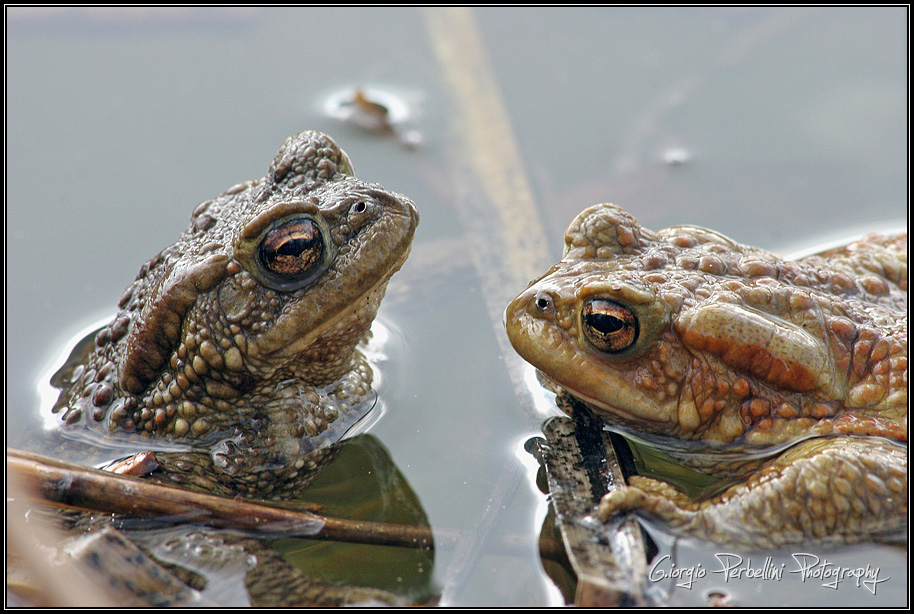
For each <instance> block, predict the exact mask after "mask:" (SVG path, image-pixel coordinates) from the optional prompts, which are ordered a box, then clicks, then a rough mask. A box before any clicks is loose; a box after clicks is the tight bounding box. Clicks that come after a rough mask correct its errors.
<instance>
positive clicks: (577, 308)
mask: <svg viewBox="0 0 914 614" xmlns="http://www.w3.org/2000/svg"><path fill="white" fill-rule="evenodd" d="M506 323H507V330H508V335H509V337H510V340H511V343H512V344H513V345H514V347H515V349H516V350H517V352H518V353H519V354H520V355H521V356H522V357H523V358H524V359H525V360H527V361H528V362H530V363H532V364H533V365H534V366H535V367H536V368H537V369H538V370H539V371H540V372H541V373H543V374H544V375H545V376H546V377H547V378H548V380H550V381H551V382H554V383H555V384H556V385H557V386H558V387H559V388H560V389H563V390H565V391H567V393H569V394H570V395H572V396H573V397H575V398H577V399H579V400H580V401H582V402H583V403H585V404H586V405H587V406H588V407H590V408H591V409H592V410H593V411H595V412H596V413H597V414H598V415H600V416H602V417H603V418H604V419H605V421H606V422H607V423H608V424H609V425H611V428H613V429H614V430H619V431H621V432H623V433H625V434H627V435H628V436H631V437H634V438H636V439H641V440H643V441H646V442H647V443H648V444H649V445H653V446H656V447H659V448H662V449H663V450H664V451H665V452H667V453H669V454H670V455H671V456H673V457H675V458H677V459H678V460H680V461H681V462H684V463H686V464H689V465H691V466H693V467H695V468H697V469H699V470H702V471H705V472H707V473H711V474H714V475H717V476H728V477H730V478H735V479H738V480H739V482H738V483H736V484H734V485H732V486H730V487H729V488H728V489H727V490H725V491H724V492H722V493H720V494H718V495H716V496H713V497H711V498H709V499H706V500H700V501H693V500H691V499H690V498H688V497H686V496H685V495H683V494H682V493H679V492H678V491H676V490H675V489H673V488H672V487H670V486H669V485H667V484H665V483H663V482H659V481H657V480H653V479H649V478H644V477H637V476H636V477H635V478H633V480H632V484H631V485H630V486H628V487H626V488H623V489H622V490H621V491H619V492H614V493H611V494H609V495H606V496H605V497H604V498H603V501H602V502H601V504H600V506H599V516H600V517H601V519H603V520H606V519H607V518H608V517H609V516H610V515H611V514H612V513H614V512H617V511H623V510H630V509H638V510H642V511H644V512H646V513H647V514H649V515H652V516H654V517H657V518H660V519H661V520H663V521H665V522H667V523H669V524H670V525H671V526H672V527H674V528H677V529H679V530H682V531H683V532H688V533H693V534H697V535H701V536H705V537H708V538H711V539H714V540H717V541H720V542H726V543H734V544H743V545H748V546H772V545H780V544H788V543H801V542H804V541H807V540H817V541H818V540H821V541H834V542H853V541H859V540H862V539H866V538H867V537H868V536H871V535H874V534H883V533H890V534H891V533H895V534H897V533H898V532H899V531H903V530H904V529H905V527H906V524H907V519H906V516H907V446H906V444H907V374H908V367H907V356H908V354H907V352H908V345H907V235H906V234H903V235H901V236H897V237H883V236H870V237H867V238H864V239H863V240H861V241H859V242H856V243H852V244H850V245H848V246H846V247H843V248H840V249H835V250H832V251H829V252H826V253H822V254H818V255H815V256H810V257H807V258H803V259H801V260H797V261H791V260H782V259H779V258H777V257H776V256H774V255H772V254H769V253H766V252H764V251H762V250H759V249H755V248H751V247H746V246H742V245H739V244H737V243H735V242H733V241H731V240H730V239H728V238H726V237H723V236H721V235H720V234H717V233H715V232H712V231H709V230H704V229H701V228H695V227H690V226H677V227H672V228H668V229H665V230H661V231H658V232H652V231H650V230H647V229H645V228H642V227H641V226H640V225H639V224H638V222H637V221H635V220H634V219H633V218H632V217H631V216H629V215H628V214H627V213H625V212H624V211H623V210H622V209H620V208H618V207H615V206H613V205H598V206H595V207H591V208H589V209H587V210H586V211H584V212H582V213H581V214H580V215H579V216H578V217H577V218H576V219H575V220H574V222H572V224H571V226H570V227H569V228H568V231H567V233H566V236H565V254H564V256H563V258H562V260H561V261H560V262H559V263H558V264H556V265H555V266H554V267H552V269H550V270H549V271H548V272H547V273H546V274H545V275H544V276H543V277H541V278H540V279H539V280H537V281H535V282H533V283H532V284H531V285H530V286H529V287H528V288H527V289H526V290H525V291H524V292H522V293H521V294H520V295H519V296H518V297H517V298H516V299H515V300H514V301H513V302H512V303H511V304H510V306H509V307H508V310H507V313H506Z"/></svg>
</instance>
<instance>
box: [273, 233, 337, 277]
mask: <svg viewBox="0 0 914 614" xmlns="http://www.w3.org/2000/svg"><path fill="white" fill-rule="evenodd" d="M323 251H324V245H323V242H322V241H321V233H320V229H319V228H318V226H317V224H315V223H314V222H313V221H311V220H309V219H299V220H292V221H291V222H288V223H286V224H284V225H282V226H279V227H278V228H274V229H273V230H271V231H270V232H269V234H267V236H266V237H265V238H264V240H263V244H262V245H261V247H260V260H261V262H262V263H263V265H264V267H265V268H266V269H267V270H269V271H272V272H273V273H276V274H278V275H292V276H295V275H301V274H303V273H307V272H308V271H310V270H311V269H312V268H313V267H314V266H315V265H316V264H318V263H319V262H320V260H321V255H322V254H323Z"/></svg>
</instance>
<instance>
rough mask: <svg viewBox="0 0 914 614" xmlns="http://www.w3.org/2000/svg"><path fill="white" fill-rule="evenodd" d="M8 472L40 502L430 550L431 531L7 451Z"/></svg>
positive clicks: (140, 515) (265, 531)
mask: <svg viewBox="0 0 914 614" xmlns="http://www.w3.org/2000/svg"><path fill="white" fill-rule="evenodd" d="M6 466H7V471H8V472H9V473H10V474H12V475H15V476H16V477H17V478H18V479H19V481H20V482H21V483H22V484H23V486H24V488H25V490H26V492H31V493H33V497H35V498H37V499H38V500H40V501H43V502H48V503H52V504H56V505H60V506H65V507H74V508H79V509H85V510H94V511H104V512H111V513H115V514H122V515H127V516H139V517H144V518H157V519H159V520H168V521H172V522H200V523H203V524H207V525H210V526H215V527H223V528H235V529H242V530H245V531H251V532H254V533H258V534H261V535H263V534H272V535H278V534H282V535H284V536H297V537H308V538H312V539H323V540H335V541H344V542H353V543H362V544H376V545H385V546H402V547H408V548H431V547H433V544H434V537H433V535H432V530H431V529H430V528H429V527H419V526H407V525H395V524H386V523H379V522H363V521H359V520H346V519H340V518H330V517H327V516H321V515H318V514H314V513H312V512H303V511H296V510H289V509H278V508H275V507H269V506H266V505H259V504H255V503H249V502H247V501H238V500H235V499H229V498H226V497H218V496H214V495H206V494H201V493H196V492H192V491H188V490H182V489H179V488H173V487H170V486H161V485H159V484H153V483H150V482H146V481H144V480H142V479H138V478H132V477H127V476H122V475H118V474H115V473H110V472H107V471H100V470H97V469H90V468H86V467H81V466H79V465H73V464H70V463H66V462H64V461H59V460H56V459H52V458H49V457H46V456H41V455H38V454H32V453H30V452H23V451H20V450H14V449H7V451H6Z"/></svg>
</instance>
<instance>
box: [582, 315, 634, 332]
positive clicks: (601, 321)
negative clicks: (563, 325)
mask: <svg viewBox="0 0 914 614" xmlns="http://www.w3.org/2000/svg"><path fill="white" fill-rule="evenodd" d="M587 323H588V324H590V325H591V326H592V327H594V328H595V329H597V330H598V331H600V332H601V333H604V334H610V333H614V332H616V331H619V330H622V329H623V328H624V327H625V322H623V321H622V320H620V319H619V318H617V317H615V316H611V315H608V314H605V313H591V314H588V316H587Z"/></svg>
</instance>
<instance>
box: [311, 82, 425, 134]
mask: <svg viewBox="0 0 914 614" xmlns="http://www.w3.org/2000/svg"><path fill="white" fill-rule="evenodd" d="M324 109H325V110H326V112H327V114H328V115H330V116H331V117H335V118H336V119H339V120H340V121H342V122H344V123H347V124H351V125H353V126H356V127H358V128H361V129H363V130H366V131H368V132H371V133H372V134H375V135H377V136H385V137H393V138H394V139H396V140H397V141H399V142H400V143H401V144H402V145H403V146H405V147H407V148H409V149H415V148H416V147H418V145H419V143H420V142H421V140H422V137H421V135H420V134H419V133H418V132H416V131H415V130H410V131H406V132H403V131H401V130H400V129H399V128H398V126H400V125H401V124H402V123H403V122H404V121H406V119H407V118H408V117H409V116H410V112H409V107H408V106H407V105H406V103H404V102H403V101H402V100H401V99H400V98H399V97H397V96H395V95H393V94H390V93H388V92H384V91H382V90H377V89H372V88H361V87H357V88H354V89H351V90H345V91H342V92H339V93H336V94H334V95H332V96H330V97H329V98H328V99H327V101H326V103H325V105H324Z"/></svg>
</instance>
